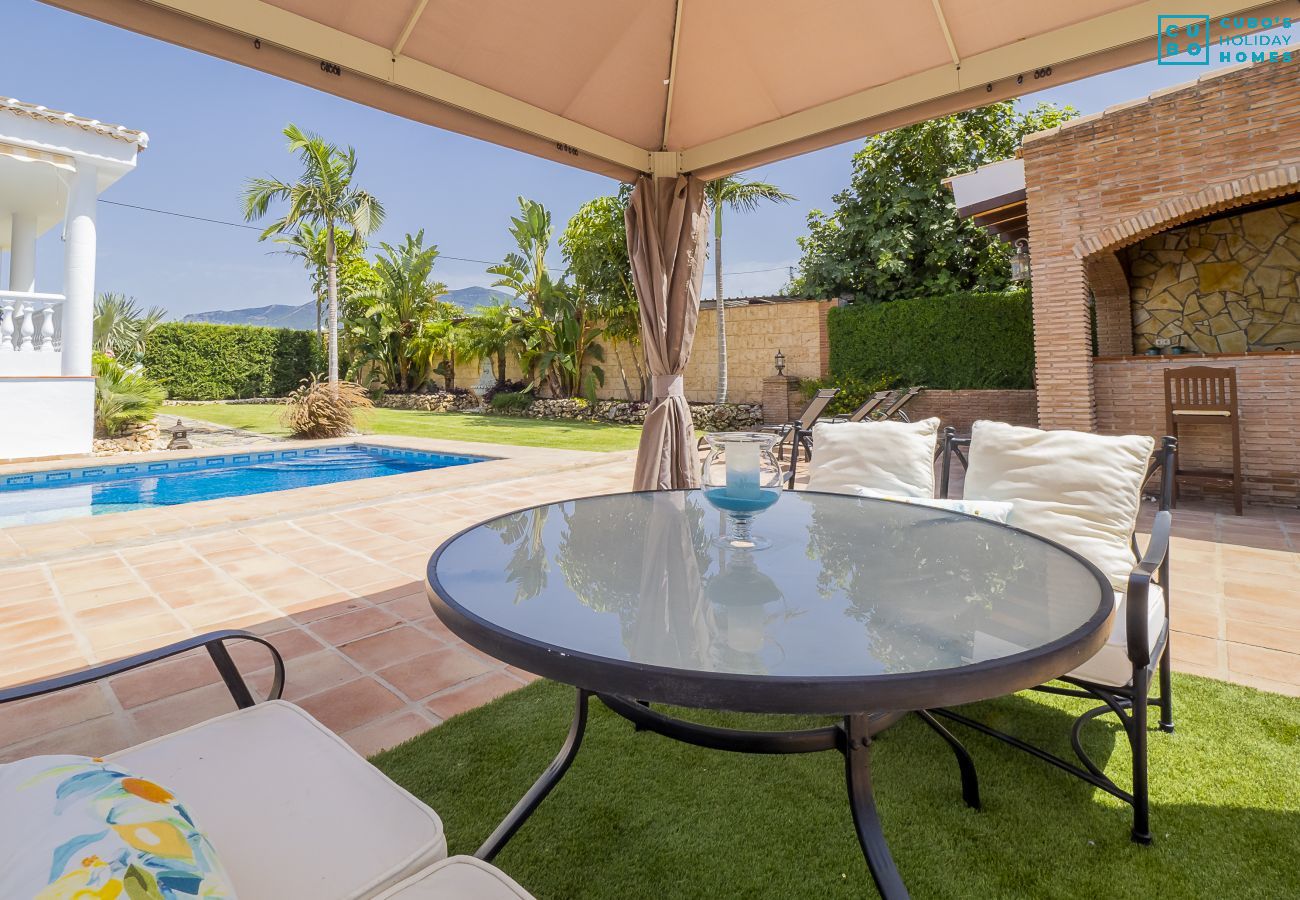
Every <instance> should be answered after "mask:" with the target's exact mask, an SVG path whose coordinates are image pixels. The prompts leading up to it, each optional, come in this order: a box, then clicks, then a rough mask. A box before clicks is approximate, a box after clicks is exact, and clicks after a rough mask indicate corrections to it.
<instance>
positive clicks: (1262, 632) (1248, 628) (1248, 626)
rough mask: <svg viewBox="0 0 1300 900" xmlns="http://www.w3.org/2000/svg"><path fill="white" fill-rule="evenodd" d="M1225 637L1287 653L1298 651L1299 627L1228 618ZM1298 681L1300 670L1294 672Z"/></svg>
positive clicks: (1299, 651) (1299, 642)
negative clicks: (1285, 626) (1284, 626)
mask: <svg viewBox="0 0 1300 900" xmlns="http://www.w3.org/2000/svg"><path fill="white" fill-rule="evenodd" d="M1226 637H1227V639H1228V640H1229V641H1232V642H1234V643H1238V644H1250V645H1252V646H1255V647H1268V648H1271V649H1273V650H1284V651H1286V652H1288V653H1300V629H1296V628H1283V627H1282V626H1280V625H1261V624H1259V623H1258V622H1245V621H1242V620H1240V619H1230V620H1229V621H1228V623H1227V634H1226ZM1296 680H1297V681H1300V672H1296Z"/></svg>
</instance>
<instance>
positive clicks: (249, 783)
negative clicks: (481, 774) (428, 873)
mask: <svg viewBox="0 0 1300 900" xmlns="http://www.w3.org/2000/svg"><path fill="white" fill-rule="evenodd" d="M108 759H109V761H111V762H116V763H120V764H121V765H122V766H123V767H125V768H128V769H130V770H131V771H133V772H136V773H139V774H140V775H141V776H143V777H145V778H149V779H151V780H154V781H157V782H158V783H159V784H165V785H167V787H168V788H169V789H171V790H173V791H175V792H176V795H177V796H179V797H183V798H185V801H186V804H187V805H188V806H189V808H191V809H192V810H194V814H195V815H196V816H197V817H198V819H199V821H200V822H202V823H203V827H204V830H205V832H206V833H207V835H208V837H209V838H210V839H211V841H212V844H213V846H215V847H217V848H218V850H219V852H220V853H221V860H222V862H223V863H224V864H225V867H226V871H227V872H228V873H229V875H230V878H231V880H232V881H233V882H234V887H235V890H236V891H237V892H238V893H239V896H240V897H241V898H243V900H249V898H274V900H282V898H286V897H311V898H313V900H335V898H337V900H343V898H358V897H371V896H373V895H374V894H376V893H378V892H379V891H380V890H383V889H384V888H387V887H389V886H391V885H393V884H396V883H397V882H399V881H401V880H402V879H403V878H406V877H408V876H410V875H412V874H414V873H416V872H418V871H420V870H421V869H424V868H426V867H428V866H429V865H431V864H433V863H435V862H437V861H438V860H441V859H443V858H445V857H446V855H447V841H446V838H445V837H444V835H443V830H442V822H441V821H440V820H439V819H438V816H437V814H435V813H434V812H433V810H431V809H429V808H428V807H427V806H425V805H424V804H423V803H421V802H420V801H419V800H417V799H415V797H413V796H411V795H410V794H409V793H407V792H406V791H404V790H402V789H401V788H400V787H398V786H397V785H396V784H394V783H393V782H391V781H389V780H388V778H386V777H385V776H384V775H383V773H381V772H380V771H379V770H378V769H376V768H375V767H374V766H372V765H370V763H368V762H366V761H365V760H364V759H362V758H361V757H360V756H358V755H357V753H356V752H355V751H354V750H353V749H352V748H351V747H349V746H348V745H347V744H345V743H344V742H343V741H342V740H341V739H340V738H339V737H338V736H337V735H335V734H334V733H333V732H331V731H330V730H329V729H327V728H325V727H324V726H323V725H321V724H320V723H319V722H317V721H316V720H315V719H313V718H312V717H311V716H310V715H308V714H307V713H306V712H304V711H303V710H301V709H299V708H298V707H297V706H294V705H293V704H292V703H287V702H285V701H282V700H275V701H271V702H269V703H261V704H258V705H257V706H254V707H251V708H249V709H246V710H241V711H239V712H234V713H230V714H228V715H225V716H221V717H219V718H216V719H210V720H209V721H207V722H203V723H202V724H199V725H195V726H193V727H192V728H187V729H185V730H184V731H178V732H175V733H174V734H169V735H166V736H165V737H161V738H157V739H156V740H152V741H149V742H148V743H145V744H140V745H139V746H136V747H131V748H128V749H126V750H123V751H121V752H120V753H115V754H113V755H112V756H110V757H108Z"/></svg>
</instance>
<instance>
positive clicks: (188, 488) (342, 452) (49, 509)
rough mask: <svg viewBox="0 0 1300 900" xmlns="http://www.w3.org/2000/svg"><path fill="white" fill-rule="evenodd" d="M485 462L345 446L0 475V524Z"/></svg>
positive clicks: (108, 511) (412, 452)
mask: <svg viewBox="0 0 1300 900" xmlns="http://www.w3.org/2000/svg"><path fill="white" fill-rule="evenodd" d="M484 459H485V457H481V456H456V455H449V454H443V453H425V452H421V451H418V450H405V449H402V448H400V447H381V446H376V445H368V444H346V445H342V446H337V447H313V448H309V449H295V450H275V451H264V452H258V453H231V454H226V455H223V456H202V457H192V458H189V459H178V460H167V461H163V462H146V463H127V464H120V465H113V466H87V467H85V468H77V469H52V470H48V471H42V472H27V473H24V474H21V475H0V528H4V527H7V526H12V525H32V524H35V523H38V522H54V521H58V520H61V519H71V518H79V517H82V516H99V515H104V514H105V513H115V512H125V511H127V510H132V509H150V508H152V507H157V506H175V505H177V504H180V503H193V502H194V501H196V500H216V499H219V498H222V497H244V496H248V495H249V494H264V493H267V492H268V491H285V490H289V489H290V488H300V487H312V486H314V485H321V484H334V483H336V482H340V481H356V480H357V479H360V478H378V477H380V476H383V475H400V474H402V473H404V472H421V471H425V470H427V469H442V468H446V467H448V466H463V465H468V464H470V463H476V462H482V461H483V460H484Z"/></svg>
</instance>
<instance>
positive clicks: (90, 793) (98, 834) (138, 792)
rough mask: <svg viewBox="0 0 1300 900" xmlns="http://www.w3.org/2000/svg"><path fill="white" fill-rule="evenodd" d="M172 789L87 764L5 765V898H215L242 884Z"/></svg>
mask: <svg viewBox="0 0 1300 900" xmlns="http://www.w3.org/2000/svg"><path fill="white" fill-rule="evenodd" d="M195 820H196V817H195V815H194V813H193V811H192V810H190V809H189V808H188V807H187V806H186V805H184V804H183V803H182V802H181V800H179V799H178V798H177V797H176V796H175V795H174V794H173V793H172V792H171V791H170V790H169V789H168V788H166V787H163V786H161V785H159V784H157V783H156V782H154V781H151V780H148V779H144V778H140V777H138V776H136V774H135V773H134V772H128V771H125V770H124V769H123V767H121V766H119V765H117V764H115V763H108V762H105V761H103V760H95V759H90V758H89V757H85V756H32V757H28V758H27V759H20V760H18V761H17V762H11V763H7V764H5V765H0V897H12V898H19V897H42V898H49V900H53V898H56V897H86V898H91V897H123V898H125V897H127V896H128V894H129V895H130V896H132V897H136V896H140V897H143V896H146V895H147V896H149V897H167V898H173V897H206V898H210V900H218V898H220V900H234V898H235V892H234V890H232V888H231V885H232V884H233V882H232V881H231V879H230V878H229V877H228V876H227V875H226V873H225V872H224V871H223V869H222V867H221V862H220V860H219V859H218V857H217V853H216V850H214V849H213V847H212V844H211V843H210V842H209V841H208V839H207V837H206V836H205V835H204V834H203V832H202V831H201V830H200V827H199V825H198V824H196V821H195Z"/></svg>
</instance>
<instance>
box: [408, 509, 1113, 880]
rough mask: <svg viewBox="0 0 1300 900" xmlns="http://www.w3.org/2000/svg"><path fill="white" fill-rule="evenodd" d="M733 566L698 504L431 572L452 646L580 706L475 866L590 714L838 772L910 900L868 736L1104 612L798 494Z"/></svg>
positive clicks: (467, 541)
mask: <svg viewBox="0 0 1300 900" xmlns="http://www.w3.org/2000/svg"><path fill="white" fill-rule="evenodd" d="M770 500H771V502H772V505H771V506H770V507H769V508H767V509H765V510H763V511H761V512H759V513H758V514H757V515H754V516H753V517H752V520H751V521H749V522H748V523H747V528H746V529H743V530H742V531H744V532H745V533H749V532H752V534H753V535H754V537H755V538H757V539H758V540H756V541H755V543H757V544H758V545H759V548H758V549H747V548H743V547H742V548H737V547H735V546H733V544H734V543H735V542H734V541H729V540H728V539H727V536H728V535H733V536H734V534H735V533H736V532H735V531H734V530H733V529H732V528H731V527H730V526H731V525H732V524H733V523H732V522H730V521H729V520H728V516H729V515H733V514H732V513H728V512H726V511H724V510H722V509H719V508H717V507H716V506H715V505H714V504H713V503H712V502H711V500H710V498H709V497H708V496H706V495H705V494H704V493H703V492H700V491H662V492H641V493H626V494H613V495H605V496H596V497H588V498H583V499H578V500H569V501H564V502H560V503H553V504H548V505H543V506H537V507H533V508H531V509H525V510H521V511H519V512H515V513H511V514H509V515H505V516H501V517H499V518H496V519H493V520H491V521H488V522H484V523H482V524H480V525H476V526H474V527H472V528H469V529H467V530H465V531H463V532H461V533H460V534H458V535H456V536H455V537H453V538H451V539H450V540H448V541H447V542H446V543H444V544H443V545H442V546H441V547H439V548H438V550H437V552H435V553H434V555H433V557H432V558H431V559H430V561H429V567H428V590H429V597H430V601H431V603H432V605H433V608H434V611H435V612H436V613H437V615H438V617H439V618H440V619H441V620H442V621H443V623H444V624H446V625H447V627H448V628H449V629H450V630H451V631H452V632H454V633H455V634H457V635H458V636H459V637H460V638H462V639H463V640H465V641H466V642H467V643H469V644H470V645H472V646H474V647H477V648H479V649H480V650H483V651H485V652H487V653H489V654H491V655H492V656H494V657H496V658H498V659H501V660H503V661H505V662H508V663H511V664H513V665H516V666H518V667H520V668H522V669H525V670H527V671H529V672H534V673H536V674H538V675H542V676H545V677H547V678H551V679H553V680H556V681H560V682H563V683H566V684H569V685H573V686H574V687H576V688H577V689H578V690H577V697H578V700H577V708H576V710H575V715H574V720H573V727H572V729H571V731H570V733H569V738H568V740H567V741H566V744H565V746H564V748H563V749H562V750H561V752H560V755H559V756H558V757H557V758H556V761H555V762H554V763H553V764H552V765H551V767H550V768H549V769H548V770H547V772H546V773H544V774H543V776H542V778H541V779H539V781H538V782H537V784H535V785H534V787H533V790H532V791H530V792H529V794H528V795H526V796H525V797H524V798H523V799H522V800H520V802H519V804H518V805H517V806H516V807H515V809H514V810H513V811H512V812H511V814H510V816H508V817H507V819H506V820H505V821H503V822H502V823H501V826H500V827H499V828H498V829H497V831H496V833H494V834H493V836H492V837H491V838H489V839H488V841H487V842H486V843H485V844H484V845H483V847H481V848H480V850H479V856H480V857H481V858H484V859H491V858H492V857H493V856H495V854H496V853H497V852H498V851H499V850H500V848H501V847H502V846H503V845H504V844H505V842H506V841H507V840H509V838H510V836H511V835H512V834H513V833H514V831H515V830H517V829H518V828H519V827H520V826H521V825H522V824H523V821H524V820H525V819H526V818H527V816H528V815H529V814H530V813H531V812H532V810H533V809H534V808H536V806H537V804H538V803H540V802H541V800H542V799H543V798H544V797H545V796H546V794H547V793H548V792H549V790H550V789H551V787H553V786H554V783H555V782H556V781H558V779H559V778H560V777H561V776H562V775H563V773H564V771H565V770H566V769H567V767H568V764H569V762H571V761H572V758H573V756H574V754H576V752H577V749H578V746H579V744H580V743H581V739H582V733H583V729H584V728H585V722H586V714H587V699H588V697H589V696H590V695H592V694H594V695H596V696H598V697H599V698H600V699H601V701H602V702H603V703H604V704H605V705H606V706H609V707H610V708H611V709H613V710H614V711H615V712H618V713H619V714H620V715H622V716H624V717H625V718H628V719H630V720H632V721H633V722H634V723H636V724H637V725H638V727H641V728H646V729H650V730H653V731H656V732H658V733H660V734H665V735H668V736H670V737H673V738H676V739H678V740H683V741H687V742H690V743H694V744H698V745H702V746H708V747H713V748H716V749H725V750H736V751H741V752H759V753H802V752H812V751H818V750H828V749H835V750H839V751H840V752H842V753H843V754H844V755H845V759H846V772H847V774H848V785H849V795H850V808H851V810H852V812H853V818H854V822H855V825H856V826H857V830H858V836H859V839H860V842H861V843H862V847H863V850H864V853H865V854H866V857H867V862H868V865H869V867H870V869H871V872H872V875H873V876H874V877H875V879H876V883H877V886H878V887H879V888H880V890H881V892H882V893H883V894H884V895H885V896H889V897H900V896H906V889H905V888H904V886H903V884H902V881H901V879H900V878H899V877H898V873H897V869H896V868H895V867H894V865H893V861H892V859H891V858H890V856H889V851H888V847H887V846H886V845H885V843H884V838H883V834H882V833H881V831H880V825H879V821H878V819H877V817H876V813H875V807H874V801H873V800H872V798H871V791H870V770H869V764H868V759H869V757H868V748H869V745H870V742H871V739H872V736H873V735H874V734H875V733H877V732H878V731H879V730H880V729H881V728H882V727H884V726H885V725H887V724H888V723H889V722H892V721H893V720H895V719H896V718H897V717H898V716H899V715H902V714H904V713H906V712H908V711H915V712H916V713H917V714H918V715H920V716H921V717H922V718H923V719H924V720H925V721H926V724H927V725H929V726H930V727H931V728H932V729H933V730H935V731H936V732H937V733H939V735H940V736H941V737H942V738H943V739H944V740H945V741H946V742H947V743H948V744H949V746H950V747H952V749H953V751H954V753H955V754H956V755H957V759H958V763H959V766H960V768H961V774H962V783H963V795H964V797H965V799H966V801H967V803H969V804H970V805H972V806H977V805H978V802H979V800H978V785H977V782H976V778H975V772H974V766H973V763H972V762H971V760H970V757H969V754H967V753H966V751H965V749H964V748H963V747H962V746H961V744H960V743H959V742H958V741H957V739H956V738H955V737H953V736H952V735H951V734H950V733H949V732H947V730H946V729H944V727H943V726H942V725H940V724H939V723H938V721H937V720H936V719H935V718H934V717H933V716H932V715H930V714H929V712H928V710H930V709H932V708H938V707H944V706H949V705H957V704H961V703H967V702H971V701H975V700H981V699H987V698H991V697H996V696H1001V695H1004V694H1008V693H1013V692H1015V691H1019V690H1023V689H1025V688H1029V687H1032V686H1034V685H1037V684H1041V683H1043V682H1045V681H1049V680H1051V679H1053V678H1056V677H1057V676H1059V675H1061V674H1063V673H1065V672H1068V671H1070V670H1071V669H1073V668H1075V667H1076V666H1078V665H1079V664H1081V663H1082V662H1084V661H1085V660H1087V659H1088V658H1089V657H1091V656H1092V655H1093V654H1095V653H1096V652H1097V651H1098V650H1099V649H1100V648H1101V646H1102V645H1103V644H1104V642H1105V640H1106V637H1107V635H1108V634H1109V632H1110V627H1109V626H1110V620H1111V617H1112V615H1113V613H1114V594H1113V592H1112V589H1111V587H1110V584H1109V583H1108V581H1107V579H1106V578H1105V576H1104V575H1102V574H1101V573H1100V572H1099V571H1098V570H1097V569H1096V568H1095V567H1094V566H1093V565H1091V564H1090V563H1088V562H1087V561H1085V560H1084V559H1083V558H1081V557H1079V556H1078V555H1077V554H1075V553H1073V552H1072V551H1070V550H1067V549H1065V548H1064V547H1061V546H1059V545H1057V544H1053V543H1051V542H1049V541H1047V540H1044V539H1042V538H1039V537H1036V536H1034V535H1032V534H1029V533H1027V532H1023V531H1019V530H1017V529H1014V528H1010V527H1008V526H1006V525H1001V524H998V523H995V522H991V521H988V520H984V519H978V518H975V517H972V516H967V515H963V514H960V513H955V512H950V511H946V510H940V509H935V508H932V507H925V506H920V505H910V504H904V503H898V502H891V501H886V500H874V499H867V498H861V497H852V496H845V495H840V494H823V493H816V492H811V491H786V492H780V493H775V492H774V493H773V494H772V496H771V497H770ZM654 703H666V704H673V705H678V706H687V707H693V708H705V709H721V710H733V711H739V712H766V713H793V714H832V715H836V716H842V717H843V721H842V723H841V724H837V725H833V726H828V727H825V728H820V729H806V730H802V731H790V732H745V731H734V730H731V729H719V728H710V727H706V726H701V725H697V724H694V723H690V722H686V721H684V720H682V719H678V718H674V717H672V716H669V715H666V714H664V713H662V712H660V711H658V710H655V709H654V708H653V704H654Z"/></svg>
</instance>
